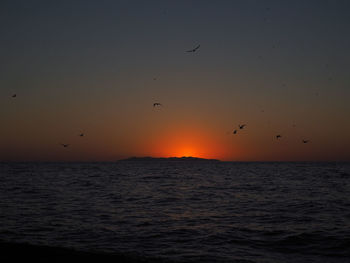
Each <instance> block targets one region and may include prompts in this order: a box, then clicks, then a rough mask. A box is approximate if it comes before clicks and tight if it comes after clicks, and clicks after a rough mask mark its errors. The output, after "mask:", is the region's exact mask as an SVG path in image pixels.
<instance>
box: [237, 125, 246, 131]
mask: <svg viewBox="0 0 350 263" xmlns="http://www.w3.org/2000/svg"><path fill="white" fill-rule="evenodd" d="M245 126H246V124H242V125H238V127H239V128H240V129H241V130H242V129H243V128H244V127H245Z"/></svg>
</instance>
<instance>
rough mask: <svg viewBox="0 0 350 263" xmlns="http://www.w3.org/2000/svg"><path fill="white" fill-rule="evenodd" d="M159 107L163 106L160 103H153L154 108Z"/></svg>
mask: <svg viewBox="0 0 350 263" xmlns="http://www.w3.org/2000/svg"><path fill="white" fill-rule="evenodd" d="M157 106H163V105H162V104H161V103H159V102H156V103H153V107H157Z"/></svg>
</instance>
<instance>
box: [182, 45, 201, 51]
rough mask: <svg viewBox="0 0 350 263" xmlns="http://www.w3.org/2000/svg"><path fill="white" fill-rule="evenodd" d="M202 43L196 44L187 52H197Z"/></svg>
mask: <svg viewBox="0 0 350 263" xmlns="http://www.w3.org/2000/svg"><path fill="white" fill-rule="evenodd" d="M200 46H201V45H198V46H196V47H195V48H194V49H190V50H187V51H186V52H196V51H197V49H198V48H199V47H200Z"/></svg>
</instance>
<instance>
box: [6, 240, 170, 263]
mask: <svg viewBox="0 0 350 263" xmlns="http://www.w3.org/2000/svg"><path fill="white" fill-rule="evenodd" d="M0 261H1V262H35V263H38V262H40V263H41V262H45V263H47V262H53V263H56V262H57V263H58V262H60V263H62V262H65V263H67V262H74V263H77V262H83V263H86V262H114V263H150V262H154V263H166V262H167V263H171V262H172V261H168V260H163V259H159V258H146V257H141V256H133V255H127V254H125V255H124V254H121V253H98V252H84V251H77V250H74V249H70V248H58V247H49V246H39V245H30V244H25V243H8V242H3V241H0Z"/></svg>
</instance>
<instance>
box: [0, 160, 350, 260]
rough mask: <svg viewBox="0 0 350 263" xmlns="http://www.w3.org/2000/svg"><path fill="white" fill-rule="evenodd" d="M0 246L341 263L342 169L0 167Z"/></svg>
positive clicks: (345, 186)
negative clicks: (4, 243)
mask: <svg viewBox="0 0 350 263" xmlns="http://www.w3.org/2000/svg"><path fill="white" fill-rule="evenodd" d="M0 239H1V240H3V241H8V242H26V243H30V244H38V245H49V246H58V247H69V248H74V249H78V250H93V251H100V252H107V253H110V252H122V253H129V254H132V255H137V256H139V257H149V256H151V257H154V256H155V257H160V258H164V259H171V260H174V261H176V262H281V263H282V262H283V263H285V262H293V263H295V262H337V263H338V262H350V163H229V162H190V161H188V162H185V161H183V162H175V161H174V162H168V161H163V162H131V161H130V162H118V163H60V164H58V163H50V164H48V163H46V164H45V163H2V164H0Z"/></svg>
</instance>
